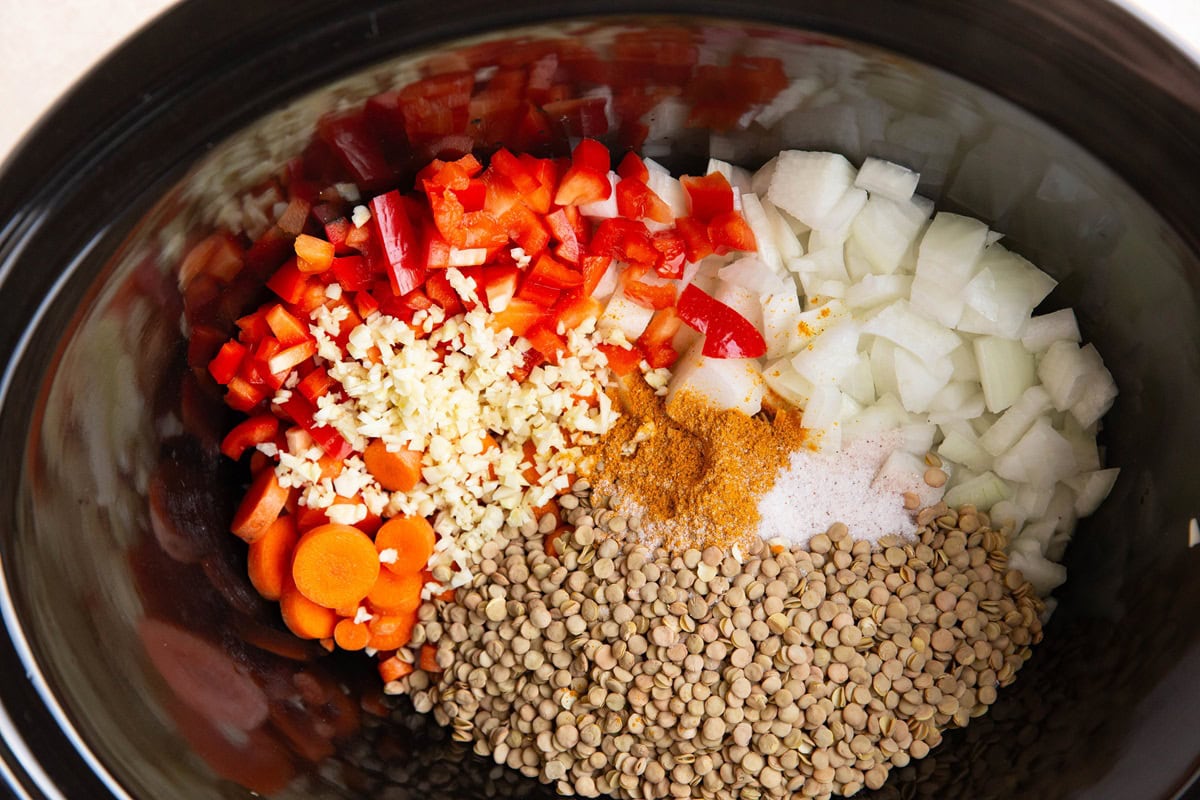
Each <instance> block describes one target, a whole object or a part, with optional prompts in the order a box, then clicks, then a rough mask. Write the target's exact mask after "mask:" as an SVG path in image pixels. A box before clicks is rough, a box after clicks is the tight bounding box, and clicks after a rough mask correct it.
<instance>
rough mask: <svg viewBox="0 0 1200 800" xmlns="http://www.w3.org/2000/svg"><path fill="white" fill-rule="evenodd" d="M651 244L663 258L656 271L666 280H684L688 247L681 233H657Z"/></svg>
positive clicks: (668, 231) (669, 231)
mask: <svg viewBox="0 0 1200 800" xmlns="http://www.w3.org/2000/svg"><path fill="white" fill-rule="evenodd" d="M650 243H651V244H652V245H654V249H655V250H657V251H658V252H659V253H660V254H661V257H662V260H661V261H659V262H658V264H656V265H655V267H654V269H655V271H656V272H658V274H659V275H661V276H662V277H664V278H682V277H683V265H684V263H686V261H687V246H686V245H685V244H684V241H683V237H682V236H681V235H680V234H679V232H678V231H674V230H666V231H656V232H655V233H654V234H652V235H651V237H650Z"/></svg>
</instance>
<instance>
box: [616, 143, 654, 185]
mask: <svg viewBox="0 0 1200 800" xmlns="http://www.w3.org/2000/svg"><path fill="white" fill-rule="evenodd" d="M617 174H618V175H620V176H621V177H622V178H631V179H633V180H635V181H641V182H642V183H646V182H647V181H648V180H650V170H649V168H647V167H646V163H645V162H644V161H642V159H641V157H639V156H638V154H637V153H635V152H633V151H632V150H631V151H629V152H628V153H626V154H625V157H624V158H622V159H621V163H620V164H619V165H618V166H617Z"/></svg>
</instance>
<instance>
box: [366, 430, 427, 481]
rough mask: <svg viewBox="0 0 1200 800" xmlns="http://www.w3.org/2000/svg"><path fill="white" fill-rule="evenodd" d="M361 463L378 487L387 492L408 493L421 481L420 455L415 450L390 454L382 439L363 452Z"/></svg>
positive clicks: (368, 446) (402, 450)
mask: <svg viewBox="0 0 1200 800" xmlns="http://www.w3.org/2000/svg"><path fill="white" fill-rule="evenodd" d="M363 463H365V464H366V465H367V472H370V473H371V475H372V476H373V477H374V478H375V480H377V481H379V485H380V486H382V487H383V488H384V489H387V490H388V491H389V492H409V491H412V488H413V487H414V486H416V485H417V482H418V481H419V480H421V454H420V452H418V451H416V450H405V449H401V450H398V451H396V452H392V451H390V450H388V449H387V445H385V444H384V443H383V440H382V439H376V440H375V441H373V442H371V443H370V444H369V445H367V449H366V450H364V451H363Z"/></svg>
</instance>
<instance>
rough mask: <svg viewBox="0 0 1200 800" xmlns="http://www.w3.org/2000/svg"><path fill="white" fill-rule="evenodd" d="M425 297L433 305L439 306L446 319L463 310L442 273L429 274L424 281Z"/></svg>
mask: <svg viewBox="0 0 1200 800" xmlns="http://www.w3.org/2000/svg"><path fill="white" fill-rule="evenodd" d="M425 295H426V296H427V297H428V298H429V300H430V301H431V302H432V303H434V305H438V306H441V307H442V311H444V312H445V313H446V316H447V317H452V316H454V315H455V314H459V313H461V312H462V310H463V303H462V299H461V298H460V297H459V296H458V292H456V291H454V287H453V286H451V285H450V279H449V278H447V277H446V273H445V272H444V271H442V272H431V273H430V274H429V277H428V278H426V279H425Z"/></svg>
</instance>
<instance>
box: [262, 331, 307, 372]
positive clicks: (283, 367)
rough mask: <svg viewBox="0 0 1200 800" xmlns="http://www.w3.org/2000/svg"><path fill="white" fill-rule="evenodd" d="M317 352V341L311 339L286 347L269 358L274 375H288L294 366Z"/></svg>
mask: <svg viewBox="0 0 1200 800" xmlns="http://www.w3.org/2000/svg"><path fill="white" fill-rule="evenodd" d="M316 354H317V343H316V342H315V341H313V340H311V339H308V340H305V341H303V342H301V343H300V344H294V345H292V346H291V347H285V348H283V349H281V350H280V351H279V352H277V353H275V354H274V355H273V356H271V357H270V358H269V359H267V369H269V370H270V372H271V374H272V375H287V373H289V372H290V371H291V370H292V368H293V367H296V366H298V365H300V364H303V363H304V362H305V361H307V360H308V359H310V358H312V357H313V356H315V355H316Z"/></svg>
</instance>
